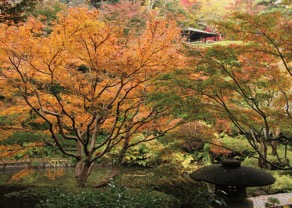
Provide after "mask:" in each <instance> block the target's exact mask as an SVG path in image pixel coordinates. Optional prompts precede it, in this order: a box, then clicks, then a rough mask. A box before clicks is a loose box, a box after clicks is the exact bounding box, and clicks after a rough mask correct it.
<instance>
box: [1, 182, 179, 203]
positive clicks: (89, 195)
mask: <svg viewBox="0 0 292 208" xmlns="http://www.w3.org/2000/svg"><path fill="white" fill-rule="evenodd" d="M3 198H4V200H3V202H2V204H0V205H1V207H3V208H10V207H12V206H10V205H12V204H13V203H12V202H14V206H13V208H18V207H17V206H15V204H18V202H19V201H21V202H22V203H24V204H27V205H29V206H28V207H35V208H64V207H70V208H80V207H86V208H95V207H98V208H100V207H103V208H111V207H115V208H122V207H127V208H136V207H137V208H138V207H139V208H161V207H165V208H178V207H179V202H178V200H177V199H175V198H174V197H172V196H170V195H166V194H163V193H160V192H157V191H149V190H140V189H127V188H124V187H118V186H114V185H112V186H111V187H109V188H101V189H89V188H88V189H76V188H74V189H72V188H71V189H70V190H69V189H64V188H53V187H30V188H27V189H25V190H20V191H15V192H11V193H8V194H5V195H4V197H3Z"/></svg>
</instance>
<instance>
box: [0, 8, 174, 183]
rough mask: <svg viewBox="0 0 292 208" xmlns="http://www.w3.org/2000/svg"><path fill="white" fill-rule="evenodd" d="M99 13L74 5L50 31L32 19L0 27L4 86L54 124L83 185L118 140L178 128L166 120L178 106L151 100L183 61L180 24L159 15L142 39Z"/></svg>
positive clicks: (57, 142)
mask: <svg viewBox="0 0 292 208" xmlns="http://www.w3.org/2000/svg"><path fill="white" fill-rule="evenodd" d="M98 15H99V12H98V11H97V10H94V9H93V10H88V9H85V8H70V9H68V10H67V11H64V12H62V13H60V14H59V16H58V19H57V21H56V22H55V23H54V25H53V26H52V32H51V33H50V34H46V33H44V31H43V30H42V27H43V26H42V23H41V22H39V21H38V20H36V19H33V18H31V19H30V20H29V21H28V22H27V23H26V24H24V25H22V26H19V27H16V26H8V25H5V24H2V25H1V30H0V31H1V32H0V33H1V34H0V43H1V45H0V51H1V54H2V56H1V59H0V64H1V76H2V78H4V80H6V83H5V84H6V85H5V89H4V90H6V92H7V93H10V94H13V95H16V96H21V97H22V98H23V100H24V102H25V103H26V106H29V107H30V109H32V110H33V112H34V114H35V115H37V116H38V117H39V118H40V119H41V120H42V122H46V123H47V124H48V125H49V128H48V133H49V134H50V135H51V136H52V139H53V142H52V144H53V145H55V146H56V147H57V148H58V149H59V150H60V151H61V152H62V153H63V154H64V155H67V156H70V157H72V158H75V159H76V161H77V162H76V167H75V177H76V180H77V183H78V185H79V186H80V187H84V186H85V185H86V179H87V177H88V176H89V174H90V170H91V169H92V167H93V165H94V162H95V161H96V160H97V159H98V158H101V157H102V156H104V155H105V154H106V153H108V152H109V151H111V149H112V148H114V147H115V146H116V145H119V144H120V143H123V142H126V143H127V142H128V143H129V141H130V139H131V138H132V137H133V136H134V135H135V134H136V133H142V135H143V138H142V139H141V140H140V141H139V142H138V143H141V142H146V141H150V140H153V139H155V138H156V137H158V136H160V135H163V134H165V132H167V131H169V130H170V129H172V128H174V125H171V124H170V125H168V122H167V120H168V118H169V114H168V111H169V109H170V106H171V105H169V106H161V105H154V104H151V102H150V100H149V99H147V94H148V93H149V92H151V91H153V90H159V89H157V87H156V85H155V84H154V83H153V82H152V80H154V79H155V77H156V76H158V75H159V74H161V73H163V72H166V71H168V70H170V69H171V68H172V67H174V66H177V65H178V63H179V60H178V58H175V57H178V54H179V53H178V47H177V45H176V44H175V43H176V41H178V40H179V38H180V31H179V29H178V28H177V26H176V24H175V22H174V21H171V20H167V21H166V20H165V19H162V18H160V17H157V16H156V15H155V14H152V15H151V17H150V18H149V20H148V21H147V23H146V26H145V27H146V28H145V30H144V32H143V33H142V34H141V35H140V36H135V35H133V36H124V35H123V32H122V30H123V28H122V27H120V26H119V25H115V24H112V23H111V22H101V21H99V20H98ZM8 91H9V92H8ZM146 101H147V102H146ZM17 104H18V107H19V110H21V107H22V103H21V102H19V103H17ZM159 119H163V121H164V123H163V124H162V123H160V122H159ZM61 140H71V141H74V142H75V144H76V148H75V149H74V150H72V149H70V150H67V149H66V148H64V147H63V146H62V145H61V143H60V141H61ZM136 143H137V142H136Z"/></svg>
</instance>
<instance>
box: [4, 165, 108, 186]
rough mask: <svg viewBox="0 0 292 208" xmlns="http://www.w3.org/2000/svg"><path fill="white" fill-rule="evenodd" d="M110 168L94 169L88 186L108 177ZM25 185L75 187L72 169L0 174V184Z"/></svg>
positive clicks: (21, 170) (25, 170)
mask: <svg viewBox="0 0 292 208" xmlns="http://www.w3.org/2000/svg"><path fill="white" fill-rule="evenodd" d="M111 171H112V168H111V167H102V168H95V169H94V170H93V171H92V173H91V174H90V176H89V178H88V183H89V184H95V183H98V182H99V181H101V180H102V179H103V178H104V177H106V176H107V175H109V174H110V173H111ZM7 183H9V184H26V185H30V184H32V185H36V184H38V185H49V186H65V187H70V186H76V182H75V177H74V169H73V168H47V169H32V168H30V169H28V168H24V169H19V170H13V171H9V170H8V171H7V170H6V171H4V172H3V171H2V172H0V184H7Z"/></svg>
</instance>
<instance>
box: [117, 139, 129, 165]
mask: <svg viewBox="0 0 292 208" xmlns="http://www.w3.org/2000/svg"><path fill="white" fill-rule="evenodd" d="M129 142H130V138H129V137H126V138H125V141H124V145H123V148H122V149H121V151H120V153H119V155H118V158H117V161H116V164H115V165H118V166H119V165H121V164H122V162H123V160H124V158H125V156H126V153H127V150H128V148H129Z"/></svg>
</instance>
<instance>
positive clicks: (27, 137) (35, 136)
mask: <svg viewBox="0 0 292 208" xmlns="http://www.w3.org/2000/svg"><path fill="white" fill-rule="evenodd" d="M47 137H48V136H47V135H45V134H41V133H33V132H14V133H13V134H12V135H11V136H9V137H8V138H7V139H3V140H1V141H0V145H13V144H19V145H22V146H23V145H24V144H25V143H30V142H36V141H44V140H45V138H47Z"/></svg>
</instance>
